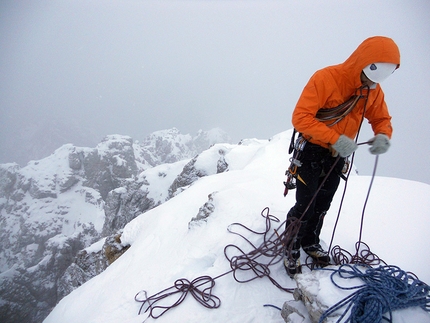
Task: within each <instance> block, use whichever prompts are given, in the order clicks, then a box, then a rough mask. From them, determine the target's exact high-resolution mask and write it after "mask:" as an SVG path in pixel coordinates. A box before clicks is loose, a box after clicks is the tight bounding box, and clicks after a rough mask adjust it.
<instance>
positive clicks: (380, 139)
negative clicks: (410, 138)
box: [369, 133, 391, 155]
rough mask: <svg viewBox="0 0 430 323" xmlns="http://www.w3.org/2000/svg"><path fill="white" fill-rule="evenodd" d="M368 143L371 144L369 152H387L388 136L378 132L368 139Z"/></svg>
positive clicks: (377, 153)
mask: <svg viewBox="0 0 430 323" xmlns="http://www.w3.org/2000/svg"><path fill="white" fill-rule="evenodd" d="M369 145H371V146H372V147H370V148H369V151H370V153H371V154H373V155H380V154H383V153H385V152H387V150H388V148H390V145H391V144H390V138H388V136H387V135H384V134H382V133H380V134H377V135H376V136H375V137H373V138H372V139H370V140H369Z"/></svg>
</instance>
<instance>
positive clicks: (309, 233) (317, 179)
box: [286, 142, 345, 249]
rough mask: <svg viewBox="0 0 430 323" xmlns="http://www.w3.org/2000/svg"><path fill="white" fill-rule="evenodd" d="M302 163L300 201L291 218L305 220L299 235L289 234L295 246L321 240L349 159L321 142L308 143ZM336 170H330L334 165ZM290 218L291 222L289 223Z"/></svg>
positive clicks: (290, 212) (288, 239)
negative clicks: (328, 213) (339, 155)
mask: <svg viewBox="0 0 430 323" xmlns="http://www.w3.org/2000/svg"><path fill="white" fill-rule="evenodd" d="M300 161H301V163H302V166H300V167H298V169H297V174H298V176H299V178H300V179H301V180H303V182H304V183H303V182H302V181H301V180H300V179H297V180H296V183H297V189H296V204H295V205H294V206H293V207H292V208H291V210H290V211H289V212H288V215H287V220H288V219H290V220H292V218H298V219H300V218H301V217H302V215H303V213H304V212H305V210H306V209H307V208H308V206H309V208H308V209H307V211H306V213H304V215H303V218H302V219H301V225H300V230H299V232H298V234H297V236H296V237H286V238H287V244H289V242H288V241H290V242H291V239H294V244H293V249H299V248H300V246H305V247H306V246H310V245H313V244H318V243H319V242H320V239H319V235H320V232H321V228H322V225H323V220H324V216H325V214H326V212H327V210H328V209H329V208H330V204H331V201H332V200H333V196H334V194H335V193H336V190H337V188H338V186H339V181H340V177H339V175H340V174H341V172H342V168H343V166H344V163H345V160H344V158H339V159H337V158H336V157H333V156H332V154H331V152H330V151H329V150H328V149H326V148H323V147H321V146H319V145H315V144H312V143H310V142H307V143H306V145H305V147H304V149H303V151H302V153H301V156H300ZM334 163H336V165H335V166H334V168H333V170H332V171H331V172H330V174H329V175H328V177H327V178H326V179H325V177H326V175H327V174H328V173H329V171H330V169H331V167H332V166H333V164H334ZM324 179H325V182H324V184H323V186H322V188H321V189H320V190H319V192H318V194H317V195H316V197H315V199H314V200H313V202H312V203H311V204H309V203H310V201H311V200H312V198H313V196H314V195H315V193H316V191H317V190H318V187H319V186H320V184H321V183H322V181H323V180H324ZM289 223H290V221H287V224H286V225H287V226H288V225H289Z"/></svg>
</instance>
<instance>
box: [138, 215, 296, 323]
mask: <svg viewBox="0 0 430 323" xmlns="http://www.w3.org/2000/svg"><path fill="white" fill-rule="evenodd" d="M261 216H262V217H263V218H264V219H265V229H264V230H263V231H262V232H257V231H254V230H252V229H250V228H248V227H246V226H245V225H243V224H241V223H233V224H231V225H230V226H229V227H228V231H229V232H230V233H232V234H235V235H238V236H240V237H241V238H242V239H243V240H245V241H246V242H247V244H248V246H250V248H251V250H250V251H249V252H245V251H244V250H243V249H242V248H240V247H238V246H237V245H234V244H229V245H227V246H226V247H225V248H224V255H225V257H226V259H227V260H228V261H229V263H230V268H231V270H229V271H227V272H225V273H223V274H221V275H219V276H216V277H214V278H212V277H210V276H201V277H198V278H196V279H194V280H192V281H191V282H190V281H189V280H187V279H185V278H181V279H178V280H176V282H175V283H174V285H173V286H171V287H169V288H166V289H164V290H162V291H160V292H158V293H156V294H154V295H152V296H148V294H147V292H146V291H145V290H142V291H140V292H138V293H137V294H136V296H135V297H134V299H135V301H137V302H139V303H142V304H141V306H140V309H139V313H138V314H139V315H140V314H142V313H147V314H148V317H147V318H149V317H151V318H153V319H157V318H159V317H160V316H162V315H163V314H165V313H166V312H167V311H169V310H170V309H172V308H174V307H177V306H179V305H180V304H181V303H182V302H183V301H184V300H185V298H186V297H187V295H188V294H191V295H192V296H193V297H194V299H196V300H197V301H198V302H199V303H200V304H201V305H203V306H204V307H206V308H210V309H215V308H218V307H220V306H221V300H220V299H219V298H218V297H217V296H216V295H214V294H213V293H212V290H213V288H214V287H215V280H217V279H218V278H221V277H223V276H225V275H228V274H230V273H233V278H234V279H235V280H236V281H237V282H238V283H246V282H250V281H252V280H255V279H257V278H264V277H267V278H268V279H269V280H270V281H271V282H272V283H273V284H274V285H275V286H276V287H278V288H280V289H281V290H283V291H286V292H289V293H293V292H294V288H286V287H283V286H281V285H280V284H279V283H278V282H277V281H276V280H275V279H274V278H273V277H272V276H271V272H270V268H269V267H270V266H273V265H275V264H277V263H279V262H281V261H282V259H283V250H284V245H283V240H284V234H285V232H284V233H282V234H279V233H278V232H279V231H280V230H281V229H282V228H284V226H285V221H284V222H282V223H281V224H279V225H278V227H277V228H275V229H273V228H272V226H273V223H279V222H280V220H279V219H278V218H277V217H275V216H273V215H271V214H270V212H269V208H268V207H266V208H264V209H263V211H261ZM235 228H238V229H237V230H236V229H235ZM240 228H242V229H244V230H245V231H248V232H249V233H251V234H254V236H257V237H260V239H262V243H261V244H260V245H259V246H256V245H255V244H254V243H253V242H252V241H251V240H250V239H248V238H246V237H245V236H244V234H241V233H239V232H238V230H239V229H240ZM145 320H146V319H145Z"/></svg>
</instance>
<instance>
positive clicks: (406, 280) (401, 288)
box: [318, 264, 430, 323]
mask: <svg viewBox="0 0 430 323" xmlns="http://www.w3.org/2000/svg"><path fill="white" fill-rule="evenodd" d="M362 268H363V267H362ZM321 270H330V271H333V273H332V274H331V277H330V278H331V281H332V283H333V284H334V285H335V286H336V287H338V288H340V289H343V290H356V291H355V292H354V293H352V294H351V295H349V296H347V297H346V298H344V299H343V300H341V301H339V302H338V303H336V304H335V305H333V306H332V307H330V308H329V309H328V310H327V311H326V312H324V313H323V315H322V316H321V317H320V319H319V321H318V322H319V323H322V322H324V320H325V319H326V318H327V317H328V316H330V315H331V314H333V313H334V312H336V311H337V310H339V309H341V308H343V307H345V306H346V308H345V310H344V312H343V313H342V314H341V316H340V317H339V319H338V320H337V321H336V322H340V321H341V320H342V319H343V318H344V317H346V316H347V314H348V313H349V317H348V318H347V319H346V321H344V322H345V323H348V322H350V323H379V322H382V320H383V319H384V320H386V321H387V322H390V323H392V311H394V310H398V309H403V308H407V307H415V306H419V307H421V308H422V309H424V310H425V311H428V312H430V286H428V285H427V284H425V283H424V282H422V281H420V280H419V279H418V278H417V277H415V276H413V275H412V274H408V273H407V272H405V271H403V270H401V269H400V268H399V267H396V266H380V267H378V268H372V267H366V270H365V271H364V272H363V271H361V270H360V269H359V268H358V267H357V266H356V265H350V264H346V265H341V266H340V267H338V268H337V269H330V268H323V269H321ZM335 276H339V277H341V278H344V279H353V278H360V279H361V280H362V281H363V284H362V285H359V286H353V287H343V286H340V285H339V283H337V282H336V281H335ZM337 280H338V279H337ZM385 313H388V314H389V317H385V316H384V314H385Z"/></svg>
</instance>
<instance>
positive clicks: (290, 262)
mask: <svg viewBox="0 0 430 323" xmlns="http://www.w3.org/2000/svg"><path fill="white" fill-rule="evenodd" d="M284 267H285V270H286V271H287V274H288V276H290V278H293V277H294V275H295V274H301V273H302V267H301V265H300V250H291V251H290V252H289V251H286V252H285V255H284Z"/></svg>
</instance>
